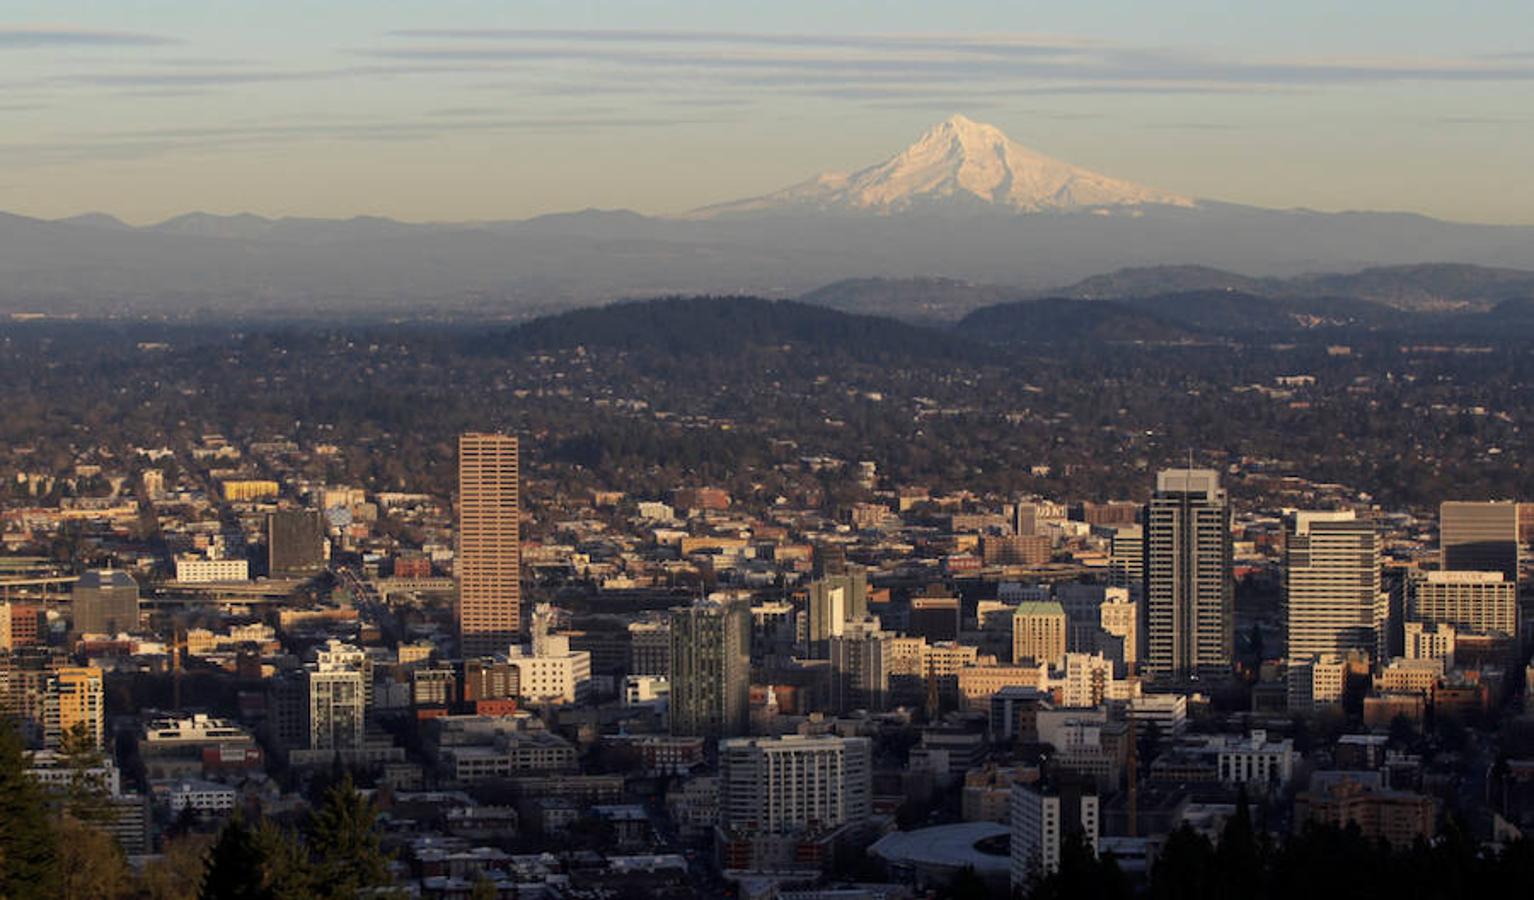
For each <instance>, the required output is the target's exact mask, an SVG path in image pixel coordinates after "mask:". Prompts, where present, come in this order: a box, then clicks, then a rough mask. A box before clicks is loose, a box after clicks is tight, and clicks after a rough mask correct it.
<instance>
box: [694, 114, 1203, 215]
mask: <svg viewBox="0 0 1534 900" xmlns="http://www.w3.org/2000/svg"><path fill="white" fill-rule="evenodd" d="M951 205H963V206H971V207H993V208H996V209H999V210H1003V211H1010V212H1016V213H1032V212H1072V211H1099V212H1111V211H1114V210H1115V209H1127V208H1133V207H1139V206H1147V205H1164V206H1193V205H1195V204H1194V201H1193V200H1192V199H1190V198H1188V197H1182V196H1179V195H1177V194H1172V193H1169V192H1166V191H1161V190H1156V189H1155V188H1148V187H1145V186H1143V185H1138V184H1134V183H1132V182H1128V181H1122V180H1120V179H1117V178H1111V177H1109V176H1107V175H1102V174H1099V173H1097V172H1093V171H1090V170H1088V169H1083V168H1080V167H1078V166H1073V165H1071V164H1069V163H1065V162H1061V161H1060V160H1057V159H1053V158H1051V157H1049V156H1045V155H1044V154H1042V153H1039V152H1037V151H1035V150H1032V149H1030V148H1028V147H1025V146H1023V145H1022V144H1019V143H1017V142H1016V141H1013V140H1012V139H1010V138H1008V137H1007V135H1006V134H1005V133H1003V132H1002V130H1001V129H999V128H997V127H996V126H994V125H988V124H985V123H983V122H976V121H973V120H971V119H969V118H966V117H965V116H962V115H955V116H951V117H949V118H947V119H945V120H943V121H942V122H939V123H938V124H937V125H935V126H933V127H932V128H930V129H928V130H927V131H926V132H925V133H924V134H922V135H921V137H919V138H917V139H916V142H915V143H913V144H911V145H910V146H909V147H907V148H906V149H904V150H902V151H901V152H900V153H897V154H896V155H894V156H892V157H890V158H889V159H887V160H885V161H884V162H882V163H879V164H878V165H874V166H870V167H868V168H866V169H862V170H860V171H857V172H854V173H852V174H850V175H845V174H838V173H825V174H822V175H818V176H816V177H814V178H812V179H810V180H808V181H804V182H801V183H799V184H796V185H793V186H791V187H788V188H785V189H783V190H781V191H776V192H774V193H771V194H767V195H765V196H762V197H755V198H752V199H749V200H742V201H738V202H734V203H725V204H720V205H718V206H710V207H705V208H703V209H701V210H698V211H697V212H696V213H694V215H695V216H697V217H701V218H711V217H714V216H719V215H729V214H740V213H753V212H770V211H792V210H795V209H798V210H820V211H843V212H857V211H861V212H871V213H896V212H903V211H908V210H913V209H923V208H930V207H942V206H951Z"/></svg>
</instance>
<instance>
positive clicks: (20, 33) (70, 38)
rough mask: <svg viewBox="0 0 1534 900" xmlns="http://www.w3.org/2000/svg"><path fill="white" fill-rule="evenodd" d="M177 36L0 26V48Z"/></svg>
mask: <svg viewBox="0 0 1534 900" xmlns="http://www.w3.org/2000/svg"><path fill="white" fill-rule="evenodd" d="M180 43H182V41H181V40H180V39H179V38H173V37H168V36H166V35H162V34H147V33H144V32H137V31H97V30H93V29H88V28H0V50H41V49H50V48H54V47H163V46H169V45H172V44H180Z"/></svg>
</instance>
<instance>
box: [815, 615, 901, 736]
mask: <svg viewBox="0 0 1534 900" xmlns="http://www.w3.org/2000/svg"><path fill="white" fill-rule="evenodd" d="M894 638H895V635H894V633H892V632H889V631H885V630H883V629H882V628H880V627H879V620H878V619H873V618H870V619H864V620H863V621H861V622H852V623H850V624H848V625H847V626H846V628H845V629H843V631H842V633H841V634H838V635H834V636H832V638H831V640H830V648H831V705H832V708H833V709H834V710H835V711H836V712H838V713H848V712H852V711H853V710H858V709H866V710H869V711H873V712H877V711H879V710H882V709H884V706H885V703H886V701H887V700H888V697H889V687H890V672H889V664H890V659H889V652H890V651H889V648H890V642H891V641H892V640H894Z"/></svg>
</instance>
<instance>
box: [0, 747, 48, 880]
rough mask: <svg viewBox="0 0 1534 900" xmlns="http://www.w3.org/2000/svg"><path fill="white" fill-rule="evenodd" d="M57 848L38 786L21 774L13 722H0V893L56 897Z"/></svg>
mask: <svg viewBox="0 0 1534 900" xmlns="http://www.w3.org/2000/svg"><path fill="white" fill-rule="evenodd" d="M60 887H61V884H60V880H59V867H58V849H57V844H56V843H55V837H54V830H53V826H52V823H51V822H50V821H49V818H48V806H47V800H46V797H45V796H44V793H43V789H42V787H41V786H40V785H39V784H38V783H37V782H36V780H34V779H33V778H32V777H31V776H29V775H28V774H27V760H26V755H25V754H24V752H23V748H22V742H21V735H20V734H19V733H18V732H17V730H16V727H15V723H14V722H11V721H9V720H4V721H0V897H5V898H7V900H31V898H38V900H43V898H52V897H57V896H58V894H59V890H60Z"/></svg>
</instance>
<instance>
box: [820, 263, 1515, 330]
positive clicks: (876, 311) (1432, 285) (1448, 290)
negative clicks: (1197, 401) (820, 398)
mask: <svg viewBox="0 0 1534 900" xmlns="http://www.w3.org/2000/svg"><path fill="white" fill-rule="evenodd" d="M1222 294H1223V295H1226V296H1227V297H1229V298H1231V300H1232V302H1239V303H1241V304H1245V307H1246V314H1247V315H1249V316H1254V317H1255V316H1257V315H1258V313H1259V308H1262V307H1267V308H1272V309H1302V308H1303V309H1306V310H1309V311H1311V312H1313V313H1314V314H1316V315H1318V316H1321V317H1326V316H1327V315H1330V314H1331V313H1334V312H1336V311H1337V309H1338V308H1342V307H1347V306H1348V305H1349V304H1357V303H1364V304H1368V307H1367V308H1374V309H1376V310H1387V309H1399V310H1410V311H1414V312H1436V313H1450V312H1485V311H1487V310H1490V309H1492V308H1494V307H1496V306H1497V305H1498V304H1501V303H1503V302H1504V301H1510V300H1512V301H1517V300H1534V271H1527V270H1522V269H1497V268H1486V267H1482V266H1469V265H1462V264H1450V263H1438V264H1427V265H1411V266H1385V267H1378V268H1371V269H1364V270H1363V271H1361V272H1355V273H1351V274H1330V275H1304V276H1298V277H1295V278H1252V277H1249V276H1246V275H1239V274H1237V273H1235V272H1227V271H1224V270H1221V269H1214V268H1209V267H1207V266H1152V267H1141V268H1128V269H1119V270H1117V271H1115V272H1110V273H1108V274H1105V275H1094V276H1092V277H1090V278H1086V279H1084V280H1082V281H1078V282H1076V283H1074V284H1070V285H1066V286H1064V287H1059V288H1051V289H1046V290H1043V291H1038V290H1028V289H1026V288H1020V287H1005V286H1002V285H994V284H975V283H972V282H967V281H960V280H957V279H943V278H912V279H887V278H855V279H848V280H845V281H839V282H835V283H833V284H828V285H825V286H823V287H820V288H817V289H815V290H813V291H810V292H808V293H806V294H804V295H803V296H802V297H801V298H800V299H802V300H804V301H805V302H806V303H814V304H817V305H820V306H828V307H831V308H832V309H839V310H843V311H845V312H853V313H865V314H869V315H883V316H892V317H895V318H899V319H905V320H907V321H912V322H936V323H942V322H952V321H957V320H958V319H961V318H963V317H964V316H965V315H967V314H968V313H970V312H972V311H974V310H977V309H980V308H982V307H986V306H992V305H995V304H998V303H1005V302H1008V301H1019V300H1039V299H1044V298H1050V299H1059V300H1090V301H1144V300H1159V301H1165V299H1166V298H1168V297H1185V296H1203V297H1209V298H1213V297H1215V296H1218V295H1222ZM1163 305H1164V304H1163ZM1367 308H1364V307H1358V308H1353V309H1352V310H1351V311H1352V314H1353V315H1355V316H1357V315H1358V314H1360V313H1361V312H1363V311H1365V310H1366V309H1367ZM1379 317H1380V316H1379V315H1368V314H1366V315H1363V316H1362V320H1363V321H1373V320H1375V319H1377V318H1379Z"/></svg>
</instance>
